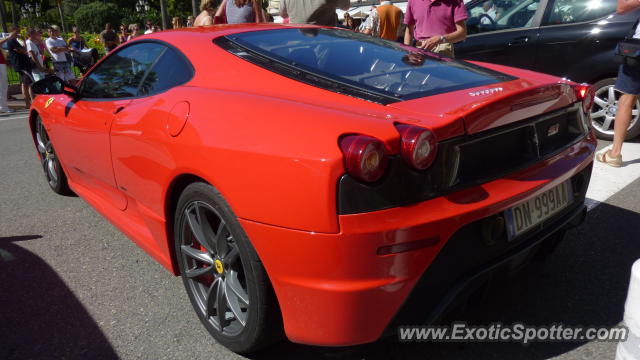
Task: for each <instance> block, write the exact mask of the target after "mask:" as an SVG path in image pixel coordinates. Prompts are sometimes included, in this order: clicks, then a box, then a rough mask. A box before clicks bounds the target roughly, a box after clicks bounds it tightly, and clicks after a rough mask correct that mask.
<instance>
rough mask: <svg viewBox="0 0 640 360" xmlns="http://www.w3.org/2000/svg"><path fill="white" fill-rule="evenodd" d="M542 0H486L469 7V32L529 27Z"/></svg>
mask: <svg viewBox="0 0 640 360" xmlns="http://www.w3.org/2000/svg"><path fill="white" fill-rule="evenodd" d="M539 6H540V0H524V1H523V0H485V1H481V2H478V3H475V4H474V5H472V6H469V7H468V9H467V10H468V11H469V19H468V20H467V27H468V28H469V33H470V34H474V33H479V32H487V31H498V30H506V29H517V28H529V27H532V26H533V19H534V17H535V15H536V13H537V12H538V8H539Z"/></svg>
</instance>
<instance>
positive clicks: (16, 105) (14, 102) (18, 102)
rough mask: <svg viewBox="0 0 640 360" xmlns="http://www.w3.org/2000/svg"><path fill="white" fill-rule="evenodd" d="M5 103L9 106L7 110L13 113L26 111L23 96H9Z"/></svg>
mask: <svg viewBox="0 0 640 360" xmlns="http://www.w3.org/2000/svg"><path fill="white" fill-rule="evenodd" d="M7 103H8V104H9V108H11V109H13V110H15V111H24V110H27V108H26V107H25V106H24V96H23V95H22V94H14V95H9V99H8V101H7Z"/></svg>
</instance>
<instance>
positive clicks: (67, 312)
mask: <svg viewBox="0 0 640 360" xmlns="http://www.w3.org/2000/svg"><path fill="white" fill-rule="evenodd" d="M40 238H42V236H40V235H26V236H11V237H0V359H117V358H118V356H117V354H116V352H115V351H114V349H113V348H112V346H111V344H110V343H109V341H108V340H107V338H106V337H105V336H104V334H103V333H102V331H101V330H100V328H99V327H98V325H97V324H96V323H95V321H94V320H93V318H92V317H91V315H89V313H88V312H87V310H86V309H85V308H84V306H83V305H82V304H81V303H80V301H78V299H77V298H76V297H75V295H74V294H73V293H72V292H71V290H70V289H69V288H68V287H67V285H66V284H65V282H64V281H63V280H62V279H61V278H60V277H59V276H58V274H56V272H55V270H53V269H52V268H51V267H50V266H49V265H48V264H47V263H46V262H45V261H44V260H42V259H41V258H40V257H39V256H37V255H35V254H33V253H32V252H30V251H28V250H26V249H25V248H23V247H22V246H19V245H17V243H18V242H20V241H29V240H35V239H40Z"/></svg>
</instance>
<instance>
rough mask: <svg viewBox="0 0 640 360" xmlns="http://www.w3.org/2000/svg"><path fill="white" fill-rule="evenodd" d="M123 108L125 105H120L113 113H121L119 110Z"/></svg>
mask: <svg viewBox="0 0 640 360" xmlns="http://www.w3.org/2000/svg"><path fill="white" fill-rule="evenodd" d="M122 110H124V106H120V107H118V108H117V109H116V111H114V112H113V114H114V115H115V114H117V113H119V112H120V111H122Z"/></svg>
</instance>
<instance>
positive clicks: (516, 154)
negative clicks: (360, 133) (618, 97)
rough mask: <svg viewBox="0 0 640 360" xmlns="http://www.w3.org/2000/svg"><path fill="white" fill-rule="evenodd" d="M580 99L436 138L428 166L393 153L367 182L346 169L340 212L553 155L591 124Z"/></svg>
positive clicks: (460, 184)
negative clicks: (415, 165) (413, 165)
mask: <svg viewBox="0 0 640 360" xmlns="http://www.w3.org/2000/svg"><path fill="white" fill-rule="evenodd" d="M580 109H581V108H580V105H579V104H575V105H574V106H571V107H568V108H565V109H562V110H559V111H555V112H552V113H549V114H544V115H541V116H537V117H535V118H531V119H529V120H524V121H520V122H518V123H516V124H511V125H506V126H502V127H499V128H496V129H492V130H488V131H485V132H482V133H479V134H475V135H471V136H463V137H459V138H455V139H451V140H447V141H444V142H441V143H440V144H438V146H439V150H438V158H437V159H436V161H435V162H434V164H433V165H432V166H431V167H430V168H429V169H427V170H426V171H422V172H417V171H414V170H412V169H410V168H409V167H408V166H407V165H406V164H405V162H404V161H403V160H402V159H401V158H400V157H399V156H393V157H391V159H390V161H389V169H388V171H387V174H386V175H385V176H384V177H383V178H382V179H381V180H379V181H378V182H376V183H374V184H363V183H361V182H358V181H357V180H355V179H353V178H351V177H350V176H349V175H348V174H345V175H343V176H342V178H340V181H339V183H338V213H339V214H356V213H363V212H369V211H376V210H382V209H388V208H391V207H396V206H403V205H409V204H413V203H417V202H420V201H424V200H428V199H431V198H434V197H437V196H442V195H446V194H448V193H451V192H454V191H458V190H461V189H464V188H468V187H472V186H475V185H478V184H483V183H486V182H489V181H491V180H494V179H497V178H500V177H503V176H506V175H508V174H511V173H514V172H516V171H518V170H521V169H524V168H527V167H530V166H531V165H533V164H535V163H537V162H540V161H543V160H545V159H547V158H549V157H552V156H554V155H555V154H557V153H558V152H560V151H562V150H564V149H566V148H568V147H569V146H571V145H572V144H574V143H575V142H577V141H579V140H580V139H582V138H583V137H584V136H585V135H586V134H587V131H588V129H587V128H586V125H585V122H584V121H583V116H584V114H583V113H582V111H581V110H580Z"/></svg>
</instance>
